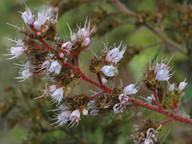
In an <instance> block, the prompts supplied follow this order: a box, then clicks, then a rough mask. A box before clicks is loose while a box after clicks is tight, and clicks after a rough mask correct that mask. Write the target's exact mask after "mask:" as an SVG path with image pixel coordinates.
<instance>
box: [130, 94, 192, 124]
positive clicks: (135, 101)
mask: <svg viewBox="0 0 192 144" xmlns="http://www.w3.org/2000/svg"><path fill="white" fill-rule="evenodd" d="M130 100H131V101H133V103H134V104H135V105H138V106H141V107H144V108H147V109H150V110H153V111H156V112H159V113H161V114H164V115H166V116H168V117H172V118H174V120H178V121H181V122H185V123H188V124H191V125H192V120H191V119H188V118H186V117H182V116H179V115H176V114H174V113H172V112H170V111H168V110H166V109H164V108H162V107H160V108H159V107H157V106H153V105H150V104H146V103H144V102H141V101H138V100H135V99H134V98H130Z"/></svg>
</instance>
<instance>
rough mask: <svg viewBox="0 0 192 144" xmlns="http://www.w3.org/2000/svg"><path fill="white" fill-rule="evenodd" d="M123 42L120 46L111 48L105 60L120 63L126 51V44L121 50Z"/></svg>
mask: <svg viewBox="0 0 192 144" xmlns="http://www.w3.org/2000/svg"><path fill="white" fill-rule="evenodd" d="M120 47H121V44H120V45H119V46H118V47H115V48H113V49H112V50H110V51H109V52H108V53H107V55H106V57H105V60H106V61H107V62H112V63H115V64H116V63H118V62H119V61H120V60H121V59H122V58H123V54H124V53H125V50H126V45H124V46H123V49H122V50H121V51H120Z"/></svg>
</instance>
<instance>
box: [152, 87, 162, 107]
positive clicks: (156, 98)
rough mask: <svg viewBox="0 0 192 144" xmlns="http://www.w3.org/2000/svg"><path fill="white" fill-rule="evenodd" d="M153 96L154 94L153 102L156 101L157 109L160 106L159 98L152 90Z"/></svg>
mask: <svg viewBox="0 0 192 144" xmlns="http://www.w3.org/2000/svg"><path fill="white" fill-rule="evenodd" d="M153 94H154V97H155V101H156V103H157V106H158V107H161V105H160V103H159V98H158V96H157V92H156V90H153Z"/></svg>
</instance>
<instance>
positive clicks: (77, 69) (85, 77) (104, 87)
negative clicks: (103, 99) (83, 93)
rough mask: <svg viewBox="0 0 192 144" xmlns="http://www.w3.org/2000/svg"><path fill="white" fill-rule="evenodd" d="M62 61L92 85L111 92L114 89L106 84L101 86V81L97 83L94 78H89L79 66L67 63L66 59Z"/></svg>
mask: <svg viewBox="0 0 192 144" xmlns="http://www.w3.org/2000/svg"><path fill="white" fill-rule="evenodd" d="M62 63H63V65H64V66H66V67H68V68H70V69H72V70H74V71H76V72H77V74H78V76H79V78H82V79H83V80H85V81H87V82H89V83H91V84H92V85H95V86H97V87H99V88H101V89H102V90H104V91H105V92H108V93H110V92H111V91H112V89H111V88H109V87H107V86H104V85H103V86H101V85H100V84H99V83H97V82H95V81H94V80H92V79H90V78H88V77H87V76H86V75H85V74H84V73H82V72H81V70H80V69H79V68H76V67H74V66H72V65H71V64H69V63H67V62H66V61H64V60H62Z"/></svg>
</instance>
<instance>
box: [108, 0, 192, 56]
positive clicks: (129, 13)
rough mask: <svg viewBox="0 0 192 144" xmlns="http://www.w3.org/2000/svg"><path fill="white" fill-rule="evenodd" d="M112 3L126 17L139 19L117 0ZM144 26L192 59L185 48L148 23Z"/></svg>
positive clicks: (112, 0) (137, 15)
mask: <svg viewBox="0 0 192 144" xmlns="http://www.w3.org/2000/svg"><path fill="white" fill-rule="evenodd" d="M111 2H112V3H114V4H115V5H116V6H117V7H119V8H120V9H121V10H122V11H123V12H124V13H126V14H127V15H128V16H131V17H135V18H138V19H140V16H139V14H137V13H134V12H132V11H131V10H129V9H128V8H127V7H125V6H124V5H123V4H122V3H120V2H119V1H117V0H111ZM143 25H144V26H146V27H147V28H148V29H150V30H151V31H153V32H154V33H155V34H156V35H157V36H158V37H159V38H161V39H162V40H163V41H164V42H165V43H167V44H169V45H171V46H173V47H174V48H175V49H177V50H178V51H180V52H182V53H183V54H185V55H187V56H188V57H190V58H192V55H191V54H189V53H188V51H187V50H186V48H185V47H183V46H181V45H179V44H177V43H176V42H174V41H173V40H171V39H170V38H168V37H167V36H166V35H164V34H163V33H162V32H161V31H159V30H157V29H155V27H154V26H151V25H150V24H149V23H143Z"/></svg>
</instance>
